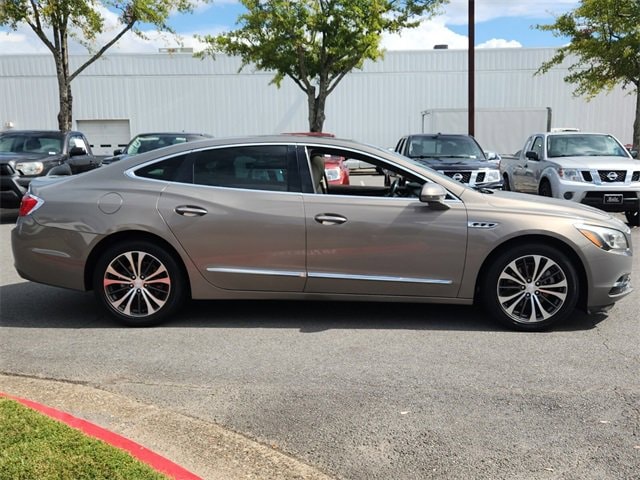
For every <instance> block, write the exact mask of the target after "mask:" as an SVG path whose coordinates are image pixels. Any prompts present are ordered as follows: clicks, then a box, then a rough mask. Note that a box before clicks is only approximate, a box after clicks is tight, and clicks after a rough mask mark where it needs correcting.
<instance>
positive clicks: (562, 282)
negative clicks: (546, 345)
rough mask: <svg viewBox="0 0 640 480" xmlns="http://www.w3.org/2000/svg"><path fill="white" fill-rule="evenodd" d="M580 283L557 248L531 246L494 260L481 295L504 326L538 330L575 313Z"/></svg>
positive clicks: (573, 270)
mask: <svg viewBox="0 0 640 480" xmlns="http://www.w3.org/2000/svg"><path fill="white" fill-rule="evenodd" d="M578 283H579V280H578V274H577V273H576V269H575V267H574V266H573V264H572V263H571V262H570V260H569V259H568V258H567V256H566V255H564V254H563V253H562V252H560V251H559V250H558V249H556V248H554V247H550V246H548V245H543V244H539V243H530V244H524V245H520V246H517V247H515V248H511V249H509V250H507V251H505V252H504V253H502V254H500V255H499V256H498V257H497V258H495V259H493V260H492V261H491V265H490V267H489V269H488V270H487V272H486V275H485V277H484V281H483V283H482V285H483V287H482V289H481V291H480V294H481V295H482V300H483V302H484V305H485V307H486V308H487V310H488V311H489V312H490V313H492V314H493V316H494V317H495V318H496V319H497V320H499V321H500V322H502V323H503V324H504V325H506V326H508V327H510V328H514V329H517V330H526V331H539V330H544V329H546V328H548V327H549V326H550V325H551V324H554V323H557V322H560V321H562V320H564V319H565V318H566V317H568V316H569V315H570V314H571V313H572V312H573V310H574V308H575V305H576V302H577V300H578V292H579V285H578Z"/></svg>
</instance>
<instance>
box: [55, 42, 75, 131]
mask: <svg viewBox="0 0 640 480" xmlns="http://www.w3.org/2000/svg"><path fill="white" fill-rule="evenodd" d="M53 58H54V60H55V62H56V76H57V78H58V97H59V103H60V111H59V112H58V129H59V130H60V131H61V132H68V131H69V130H71V127H72V122H73V96H72V95H71V81H70V79H69V57H68V55H67V41H66V37H63V38H62V39H61V41H60V48H59V51H57V52H55V53H54V56H53Z"/></svg>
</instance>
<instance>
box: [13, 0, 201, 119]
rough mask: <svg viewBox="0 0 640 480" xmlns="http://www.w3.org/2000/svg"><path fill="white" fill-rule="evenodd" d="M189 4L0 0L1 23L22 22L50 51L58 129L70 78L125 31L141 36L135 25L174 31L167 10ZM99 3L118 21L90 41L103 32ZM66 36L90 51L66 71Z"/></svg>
mask: <svg viewBox="0 0 640 480" xmlns="http://www.w3.org/2000/svg"><path fill="white" fill-rule="evenodd" d="M205 1H207V0H205ZM192 3H193V2H192V1H191V0H2V3H1V4H0V26H5V27H9V28H11V29H13V30H15V29H16V28H17V27H18V25H20V24H27V25H28V26H29V27H30V28H31V29H32V30H33V31H34V32H35V34H36V35H37V36H38V38H39V39H40V40H41V41H42V43H44V45H45V46H46V47H47V48H48V49H49V50H50V51H51V53H52V54H53V59H54V61H55V64H56V76H57V78H58V92H59V102H60V112H59V113H58V128H59V129H60V130H63V131H67V130H71V125H72V118H73V117H72V115H73V96H72V95H71V82H72V81H73V79H74V78H76V77H77V76H78V75H79V74H80V73H82V71H83V70H85V69H86V68H87V67H88V66H89V65H91V64H92V63H93V62H95V61H96V60H97V59H98V58H100V56H101V55H102V54H103V53H104V52H105V51H106V50H107V49H108V48H109V47H111V46H112V45H113V44H115V43H116V42H117V41H118V40H120V38H121V37H122V36H123V35H124V34H125V33H127V32H128V31H132V32H133V33H135V34H136V35H138V36H141V37H144V34H143V33H142V32H141V31H140V30H139V29H138V28H137V26H138V25H140V24H142V23H145V24H151V25H153V26H155V27H156V28H157V29H158V30H159V31H164V32H169V33H174V31H173V30H172V28H171V27H170V26H169V25H168V24H167V20H168V18H169V15H170V14H171V13H172V12H173V11H179V12H183V13H184V12H190V11H192V9H193V5H192ZM100 6H102V7H104V8H108V9H110V10H111V11H114V12H118V13H119V15H120V18H119V19H120V25H119V29H118V31H117V32H116V33H115V35H114V36H113V37H112V38H111V40H110V41H108V42H107V43H105V44H104V45H102V46H95V45H94V43H95V41H96V38H97V37H98V35H100V34H101V33H103V31H104V18H103V16H102V15H101V13H100V11H99V9H98V7H100ZM69 37H73V38H74V39H76V40H77V41H78V42H79V43H80V44H82V45H84V46H85V47H86V48H87V51H88V52H89V53H90V55H91V57H90V58H89V59H88V60H87V61H86V62H85V63H83V64H82V65H80V67H78V68H77V69H76V70H75V71H74V72H71V71H70V70H69V45H68V41H69Z"/></svg>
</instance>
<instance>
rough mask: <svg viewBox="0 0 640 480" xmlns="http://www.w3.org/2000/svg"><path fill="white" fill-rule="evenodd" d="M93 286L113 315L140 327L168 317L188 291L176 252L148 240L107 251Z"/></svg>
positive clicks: (99, 298) (124, 244)
mask: <svg viewBox="0 0 640 480" xmlns="http://www.w3.org/2000/svg"><path fill="white" fill-rule="evenodd" d="M93 288H94V291H95V294H96V296H97V298H98V300H99V301H100V302H101V303H102V304H103V305H104V306H105V307H106V309H107V311H108V312H109V313H110V314H111V315H112V316H114V317H115V318H117V319H118V320H119V321H120V322H121V323H124V324H126V325H130V326H139V327H142V326H151V325H156V324H158V323H160V322H161V321H163V320H165V319H166V318H167V317H168V316H169V315H171V314H172V313H174V312H175V311H176V310H177V309H178V308H179V307H180V306H181V305H182V303H183V302H184V299H185V294H186V292H185V288H184V279H183V275H182V273H181V269H180V267H179V266H178V263H177V262H176V261H175V259H174V258H173V256H172V255H170V254H169V253H168V252H167V251H165V250H164V249H162V248H160V247H157V246H156V245H154V244H152V243H149V242H146V241H134V242H125V243H121V244H118V245H115V246H113V247H111V248H109V249H108V250H107V251H105V252H104V253H103V254H102V256H101V257H100V260H99V261H98V263H97V266H96V269H95V271H94V276H93Z"/></svg>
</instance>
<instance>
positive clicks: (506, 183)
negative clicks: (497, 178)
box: [502, 173, 511, 192]
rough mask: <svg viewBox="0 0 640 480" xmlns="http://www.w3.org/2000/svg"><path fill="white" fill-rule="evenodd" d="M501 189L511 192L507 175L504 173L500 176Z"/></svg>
mask: <svg viewBox="0 0 640 480" xmlns="http://www.w3.org/2000/svg"><path fill="white" fill-rule="evenodd" d="M502 177H503V178H502V189H503V190H506V191H507V192H508V191H510V190H511V184H510V183H509V175H507V174H506V173H505V174H504V175H503V176H502Z"/></svg>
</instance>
